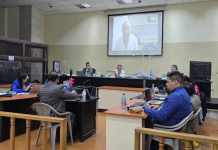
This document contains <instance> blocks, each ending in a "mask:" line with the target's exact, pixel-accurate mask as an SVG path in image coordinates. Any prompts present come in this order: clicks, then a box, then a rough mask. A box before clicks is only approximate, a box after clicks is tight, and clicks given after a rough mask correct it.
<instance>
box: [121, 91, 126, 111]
mask: <svg viewBox="0 0 218 150" xmlns="http://www.w3.org/2000/svg"><path fill="white" fill-rule="evenodd" d="M121 107H122V110H126V94H125V93H123V94H122V98H121Z"/></svg>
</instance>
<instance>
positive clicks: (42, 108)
mask: <svg viewBox="0 0 218 150" xmlns="http://www.w3.org/2000/svg"><path fill="white" fill-rule="evenodd" d="M32 109H33V110H34V111H35V112H36V113H37V114H38V115H40V116H57V115H58V114H59V113H58V112H57V111H56V110H55V109H54V108H53V107H52V106H50V105H48V104H46V103H41V102H39V103H34V104H33V105H32Z"/></svg>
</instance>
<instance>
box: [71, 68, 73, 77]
mask: <svg viewBox="0 0 218 150" xmlns="http://www.w3.org/2000/svg"><path fill="white" fill-rule="evenodd" d="M72 74H73V70H72V69H70V77H72Z"/></svg>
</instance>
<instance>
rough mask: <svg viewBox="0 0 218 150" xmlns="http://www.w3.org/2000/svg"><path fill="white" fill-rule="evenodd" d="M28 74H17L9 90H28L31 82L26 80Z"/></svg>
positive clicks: (17, 91)
mask: <svg viewBox="0 0 218 150" xmlns="http://www.w3.org/2000/svg"><path fill="white" fill-rule="evenodd" d="M28 80H29V76H28V75H27V74H22V75H19V76H18V78H17V79H16V80H15V81H14V82H13V83H12V85H11V91H14V92H16V93H23V92H29V91H30V89H31V86H32V84H31V83H29V82H28Z"/></svg>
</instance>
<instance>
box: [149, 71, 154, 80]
mask: <svg viewBox="0 0 218 150" xmlns="http://www.w3.org/2000/svg"><path fill="white" fill-rule="evenodd" d="M149 77H150V79H153V72H152V70H150V73H149Z"/></svg>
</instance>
